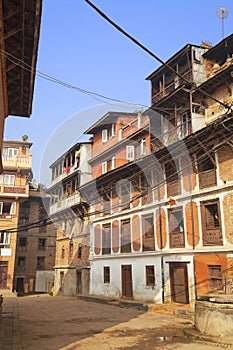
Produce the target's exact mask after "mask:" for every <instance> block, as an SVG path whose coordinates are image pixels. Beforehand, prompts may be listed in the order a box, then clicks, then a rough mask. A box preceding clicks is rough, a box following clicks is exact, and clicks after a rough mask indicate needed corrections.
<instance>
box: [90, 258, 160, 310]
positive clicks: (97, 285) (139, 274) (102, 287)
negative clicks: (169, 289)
mask: <svg viewBox="0 0 233 350" xmlns="http://www.w3.org/2000/svg"><path fill="white" fill-rule="evenodd" d="M121 265H132V284H133V297H134V299H135V300H142V301H151V302H157V303H161V302H162V301H161V300H162V295H161V273H160V271H161V265H160V257H157V256H155V255H154V254H153V255H152V254H150V253H148V252H147V256H145V255H142V256H138V255H137V256H134V257H133V256H132V254H130V256H121V257H113V258H111V257H110V258H107V257H106V256H104V257H103V258H94V259H93V261H92V266H91V281H90V293H91V294H95V295H101V296H107V297H115V298H119V297H121V295H122V286H121ZM146 265H154V267H155V286H154V287H151V286H146ZM104 266H110V283H109V284H104V283H103V270H104Z"/></svg>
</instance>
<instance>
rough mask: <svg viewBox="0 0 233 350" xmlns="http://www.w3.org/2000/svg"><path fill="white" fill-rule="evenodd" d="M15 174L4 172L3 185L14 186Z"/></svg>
mask: <svg viewBox="0 0 233 350" xmlns="http://www.w3.org/2000/svg"><path fill="white" fill-rule="evenodd" d="M14 184H15V175H9V174H4V185H7V186H14Z"/></svg>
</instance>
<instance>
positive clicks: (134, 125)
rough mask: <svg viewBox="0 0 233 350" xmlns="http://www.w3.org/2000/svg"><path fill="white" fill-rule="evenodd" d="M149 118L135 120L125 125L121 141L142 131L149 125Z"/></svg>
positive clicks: (143, 117)
mask: <svg viewBox="0 0 233 350" xmlns="http://www.w3.org/2000/svg"><path fill="white" fill-rule="evenodd" d="M149 121H150V120H149V117H148V116H142V117H139V118H137V119H135V120H134V121H133V122H131V123H130V124H128V125H126V126H125V127H124V128H123V129H122V134H121V137H122V139H125V138H129V137H130V136H131V135H133V134H134V133H135V132H137V131H138V130H140V129H143V128H144V127H146V126H148V125H149Z"/></svg>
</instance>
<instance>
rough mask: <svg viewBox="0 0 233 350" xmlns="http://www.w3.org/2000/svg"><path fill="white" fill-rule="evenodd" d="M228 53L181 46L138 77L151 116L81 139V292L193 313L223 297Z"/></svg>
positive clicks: (228, 184)
mask: <svg viewBox="0 0 233 350" xmlns="http://www.w3.org/2000/svg"><path fill="white" fill-rule="evenodd" d="M232 55H233V35H231V36H229V37H228V38H225V39H224V40H222V41H221V42H220V43H219V44H217V45H216V46H214V47H210V46H209V45H206V44H204V43H203V44H202V45H200V46H194V45H186V46H185V47H184V48H183V49H181V50H180V51H179V52H177V53H176V54H175V55H174V56H173V57H171V58H170V59H169V60H168V61H167V62H166V64H164V65H162V66H161V67H159V68H158V69H157V70H156V71H155V72H153V73H152V74H151V75H150V76H149V77H148V78H147V79H148V80H149V81H150V82H151V109H149V110H147V111H144V112H142V113H139V114H138V115H137V116H136V115H133V114H132V115H131V116H130V118H129V116H127V117H124V116H123V114H122V113H116V112H115V113H113V112H110V113H109V114H107V115H105V116H104V117H103V118H101V119H100V120H99V121H98V122H97V123H95V124H94V125H93V126H92V127H90V128H89V129H88V130H87V131H86V133H87V134H93V155H92V158H91V160H90V165H91V166H92V174H93V179H92V181H91V182H89V183H87V184H86V185H84V186H83V187H82V188H81V190H82V194H83V196H84V197H85V199H86V201H87V202H89V203H90V204H91V209H90V213H89V215H90V220H91V223H92V228H93V229H92V244H93V251H91V257H90V260H91V281H90V293H91V294H95V295H100V296H109V297H120V298H134V299H137V300H144V301H151V302H158V303H164V302H165V303H170V302H176V303H182V304H191V305H193V304H194V301H195V298H196V296H197V295H201V294H211V293H232V292H233V289H232V283H233V280H232V278H233V238H232V234H233V233H232V224H231V223H232V213H231V212H232V209H231V208H232V205H233V202H232V200H233V197H232V186H233V161H232V159H233V157H232V155H233V153H232V152H233V143H232V117H233V114H232V110H231V105H232V101H233V80H232V74H233V73H232V72H233V60H232ZM129 119H130V120H129ZM113 130H114V132H113Z"/></svg>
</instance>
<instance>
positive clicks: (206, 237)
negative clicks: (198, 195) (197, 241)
mask: <svg viewBox="0 0 233 350" xmlns="http://www.w3.org/2000/svg"><path fill="white" fill-rule="evenodd" d="M202 231H203V245H222V244H223V239H222V229H221V219H220V208H219V201H215V202H209V203H203V204H202Z"/></svg>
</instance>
